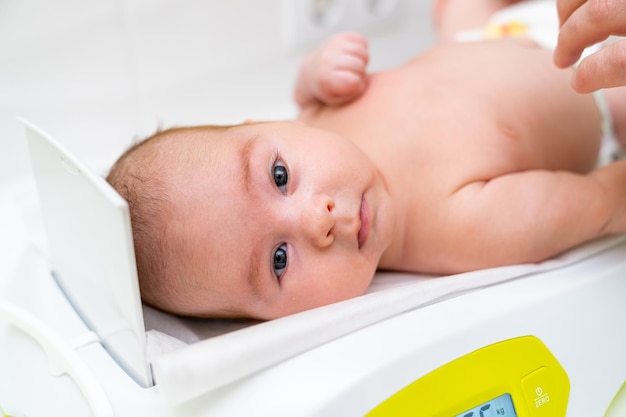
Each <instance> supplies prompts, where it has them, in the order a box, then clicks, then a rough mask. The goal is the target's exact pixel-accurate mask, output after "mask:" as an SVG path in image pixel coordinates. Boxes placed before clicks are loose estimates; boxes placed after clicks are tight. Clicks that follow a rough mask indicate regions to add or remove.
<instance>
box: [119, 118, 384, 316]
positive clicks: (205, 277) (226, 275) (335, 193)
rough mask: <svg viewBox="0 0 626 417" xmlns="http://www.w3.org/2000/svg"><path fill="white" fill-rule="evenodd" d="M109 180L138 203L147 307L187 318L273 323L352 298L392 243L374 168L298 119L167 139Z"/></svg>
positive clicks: (134, 210) (176, 132) (339, 140)
mask: <svg viewBox="0 0 626 417" xmlns="http://www.w3.org/2000/svg"><path fill="white" fill-rule="evenodd" d="M107 180H108V181H109V183H111V185H112V186H113V187H114V188H115V189H116V190H117V191H118V192H119V193H120V194H121V195H122V196H123V197H124V198H125V199H126V200H127V201H128V204H129V208H130V213H131V222H132V229H133V238H134V243H135V255H136V259H137V269H138V274H139V284H140V289H141V294H142V298H143V300H144V301H145V302H146V303H147V304H150V305H152V306H155V307H157V308H160V309H162V310H165V311H169V312H172V313H176V314H182V315H192V316H206V317H208V316H210V317H255V318H261V319H269V318H275V317H280V316H284V315H287V314H291V313H295V312H298V311H302V310H306V309H310V308H313V307H317V306H321V305H325V304H329V303H332V302H336V301H340V300H344V299H347V298H351V297H354V296H357V295H360V294H362V293H363V292H364V291H365V289H366V288H367V286H368V285H369V283H370V281H371V279H372V277H373V275H374V273H375V270H376V267H377V265H378V261H379V259H380V257H381V255H382V253H383V252H384V250H385V249H386V248H387V247H388V246H389V244H390V243H391V237H392V228H393V223H394V215H393V213H394V211H393V209H392V202H391V199H390V197H389V193H388V192H387V189H386V186H385V184H384V181H383V179H382V177H381V175H380V174H379V172H378V171H377V170H376V168H375V167H374V165H373V164H372V162H371V161H370V160H369V159H368V158H367V156H366V155H365V154H364V153H363V152H362V151H361V150H360V149H359V148H357V147H356V146H355V145H354V144H353V143H352V142H349V141H348V140H346V139H344V138H343V137H341V136H338V135H335V134H333V133H330V132H328V131H324V130H319V129H313V128H310V127H307V126H305V125H303V124H300V123H297V122H268V123H253V124H244V125H239V126H230V127H209V126H203V127H189V128H176V129H170V130H166V131H163V132H159V133H157V134H155V135H154V136H153V137H151V138H148V139H147V140H145V141H143V142H141V143H139V144H137V145H135V146H133V147H132V148H130V149H129V150H128V151H127V152H126V153H125V154H124V155H122V157H120V159H119V160H118V161H117V162H116V164H115V165H114V166H113V168H112V169H111V172H110V174H109V176H108V177H107Z"/></svg>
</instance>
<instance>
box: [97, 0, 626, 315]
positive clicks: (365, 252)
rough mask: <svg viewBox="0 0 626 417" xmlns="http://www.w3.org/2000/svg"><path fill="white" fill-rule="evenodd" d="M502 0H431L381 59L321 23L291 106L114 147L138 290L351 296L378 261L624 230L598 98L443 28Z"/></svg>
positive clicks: (182, 299)
mask: <svg viewBox="0 0 626 417" xmlns="http://www.w3.org/2000/svg"><path fill="white" fill-rule="evenodd" d="M515 2H517V0H482V1H473V2H469V1H468V0H438V1H437V4H436V7H435V11H436V14H437V18H436V21H437V22H438V24H439V25H440V26H439V35H440V39H441V41H440V43H438V44H437V45H435V46H434V47H433V48H431V49H430V50H429V51H427V52H425V53H423V54H421V55H420V56H419V57H417V58H415V59H413V60H411V61H409V62H408V63H406V64H405V65H403V66H401V67H399V68H396V69H393V70H389V71H385V72H381V73H378V74H371V75H370V74H368V73H367V70H366V67H367V61H368V50H367V42H366V41H365V39H364V38H363V37H362V36H361V35H358V34H341V35H338V36H336V37H333V38H331V39H330V40H329V41H328V42H327V43H326V44H325V45H323V46H322V47H321V48H319V49H318V50H316V51H314V52H313V53H312V54H311V55H310V56H309V57H308V58H307V59H306V60H305V63H304V64H303V66H302V68H301V71H300V74H299V77H298V82H297V85H296V90H295V98H296V100H297V102H298V103H299V104H300V106H301V109H302V112H301V115H300V117H299V121H300V123H296V122H293V121H286V122H271V123H246V124H243V125H238V126H228V127H215V126H213V127H210V126H209V127H207V126H204V127H203V126H200V127H189V128H180V129H171V130H167V131H165V132H162V133H159V134H157V135H155V136H154V137H153V138H150V139H149V140H147V141H146V142H144V143H143V144H142V145H140V146H139V147H138V148H136V149H135V150H131V151H130V153H129V154H128V155H127V156H126V157H122V158H121V159H120V163H119V164H116V167H115V169H114V170H113V174H112V175H110V176H109V180H110V181H111V182H112V183H113V184H117V189H118V190H119V191H120V192H126V194H125V197H126V198H129V197H130V198H131V201H133V200H132V198H135V201H134V204H131V205H130V206H131V218H134V219H135V220H134V223H133V224H134V225H135V226H136V225H137V224H139V227H135V226H134V231H133V233H134V237H135V246H136V253H137V254H138V256H137V259H138V268H139V270H140V271H143V273H140V285H141V291H142V297H143V299H144V301H145V302H147V303H149V304H151V305H153V306H156V307H158V308H161V309H163V310H166V311H170V312H173V313H176V314H183V315H193V316H213V317H215V316H222V317H223V316H227V317H232V316H237V317H241V316H243V317H255V318H260V319H271V318H276V317H281V316H285V315H288V314H292V313H295V312H298V311H303V310H307V309H310V308H314V307H318V306H322V305H325V304H329V303H333V302H337V301H341V300H345V299H348V298H351V297H355V296H358V295H361V294H363V292H364V291H365V289H366V288H367V286H368V285H369V283H370V281H371V279H372V277H373V275H374V273H375V271H376V270H377V269H388V270H397V271H411V272H421V273H434V274H448V273H456V272H464V271H470V270H476V269H482V268H490V267H496V266H501V265H510V264H519V263H528V262H538V261H543V260H546V259H548V258H550V257H551V256H554V255H556V254H558V253H560V252H562V251H564V250H567V249H570V248H572V247H574V246H576V245H579V244H581V243H583V242H586V241H589V240H591V239H594V238H597V237H600V236H603V235H606V234H612V233H622V232H626V160H624V161H620V162H615V163H612V164H610V165H608V166H606V167H604V168H601V169H597V170H595V166H596V162H597V156H598V149H599V147H600V142H601V136H602V132H601V115H600V112H599V110H598V107H597V105H596V102H595V100H594V97H593V96H591V95H580V94H578V93H576V92H575V91H574V90H573V89H572V88H571V87H570V84H569V80H570V77H571V70H560V69H557V68H556V67H555V66H554V65H553V63H552V62H553V59H552V53H551V52H549V51H546V50H543V49H540V48H538V47H536V46H535V45H534V44H533V43H532V42H531V41H528V40H513V39H501V40H493V41H487V42H477V43H472V44H467V43H466V44H458V43H453V42H450V40H451V39H452V38H453V34H454V32H455V31H457V30H462V29H471V28H474V27H477V25H478V26H480V25H481V24H482V23H484V19H485V18H486V17H487V16H490V15H491V14H492V13H493V12H494V11H496V10H498V9H499V8H502V7H504V6H506V5H508V4H511V3H515ZM611 93H612V94H610V95H607V101H608V102H609V106H611V110H612V113H613V116H614V118H615V119H616V121H617V123H616V126H617V127H618V129H617V130H618V134H619V133H620V130H621V131H622V132H626V126H624V125H625V124H626V111H624V110H623V109H625V108H626V106H625V105H624V99H623V98H622V96H623V94H622V93H623V92H622V91H619V90H611ZM620 103H621V104H620ZM620 108H621V109H622V110H620ZM620 124H621V125H622V126H624V128H623V129H620ZM624 142H626V141H624ZM136 178H139V179H142V181H139V183H137V181H134V182H133V179H136ZM128 179H130V180H131V181H128ZM149 186H150V187H153V188H149ZM133 187H134V188H133ZM142 187H143V188H142ZM142 190H144V194H145V196H146V197H145V198H143V199H137V196H139V197H142V196H143V194H142ZM129 191H132V192H129ZM151 192H153V193H151ZM142 202H144V203H148V209H147V210H144V213H141V212H140V213H139V215H138V214H137V212H134V211H133V209H132V208H133V207H134V208H135V210H137V211H140V210H141V209H142V208H143V207H144V206H143V205H142V204H141V203H142ZM155 202H156V203H160V204H161V205H158V207H156V208H157V209H161V210H155V207H153V206H154V205H155ZM151 204H152V205H151ZM141 214H143V215H144V217H141V216H140V215H141ZM157 215H160V217H158V216H157ZM133 216H134V217H133ZM137 217H139V218H140V219H141V221H139V223H137V221H136V219H137ZM142 221H143V223H142ZM148 226H150V227H152V229H149V230H147V229H146V228H147V227H148ZM146 230H147V231H146ZM155 237H156V238H155ZM141 254H143V256H142V255H141ZM155 265H156V266H155Z"/></svg>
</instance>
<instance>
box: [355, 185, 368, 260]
mask: <svg viewBox="0 0 626 417" xmlns="http://www.w3.org/2000/svg"><path fill="white" fill-rule="evenodd" d="M359 220H360V221H361V227H360V228H359V233H358V234H357V241H358V243H359V249H361V248H362V247H363V245H364V244H365V242H366V241H367V237H368V236H369V233H370V219H369V212H368V207H367V201H366V200H365V196H363V197H361V208H360V210H359Z"/></svg>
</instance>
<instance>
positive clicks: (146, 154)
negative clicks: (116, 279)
mask: <svg viewBox="0 0 626 417" xmlns="http://www.w3.org/2000/svg"><path fill="white" fill-rule="evenodd" d="M168 133H170V131H157V132H156V133H155V134H154V135H152V136H150V137H148V138H147V139H144V140H142V141H140V142H138V143H136V144H134V145H133V146H131V147H130V148H129V149H128V150H126V152H124V153H123V154H122V155H121V156H120V158H119V159H118V160H117V162H115V164H114V165H113V167H112V168H111V171H110V172H109V174H108V176H107V177H106V180H107V181H108V182H109V184H111V186H113V188H114V189H115V190H116V191H117V192H118V193H119V194H120V195H121V196H122V197H123V198H124V199H125V200H126V202H127V203H128V207H129V211H130V217H131V226H132V234H133V242H134V246H135V258H136V262H137V273H138V277H139V287H140V292H141V296H142V298H143V300H144V301H145V302H147V303H148V304H154V305H158V304H159V302H158V300H160V299H161V298H162V297H161V294H160V293H161V292H162V291H163V290H164V287H165V282H164V280H165V276H164V275H163V272H164V271H166V270H167V269H168V268H167V262H168V259H169V258H170V256H168V254H167V253H166V250H167V246H168V245H167V239H166V238H165V227H163V226H164V225H165V224H166V223H167V218H168V217H169V212H170V210H171V204H172V197H173V196H172V195H171V190H170V187H169V186H168V184H167V182H166V178H167V177H168V171H169V168H168V167H167V161H168V160H169V158H167V157H164V156H166V155H163V150H162V148H163V147H157V146H154V145H155V144H156V143H157V142H158V141H159V140H161V139H163V138H164V137H165V136H167V135H168Z"/></svg>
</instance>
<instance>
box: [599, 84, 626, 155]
mask: <svg viewBox="0 0 626 417" xmlns="http://www.w3.org/2000/svg"><path fill="white" fill-rule="evenodd" d="M603 94H604V97H605V98H606V101H607V103H608V105H609V109H610V110H611V117H612V118H613V130H614V132H615V136H616V137H617V140H618V141H619V142H620V144H621V145H622V147H623V148H626V87H615V88H607V89H605V90H603Z"/></svg>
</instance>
